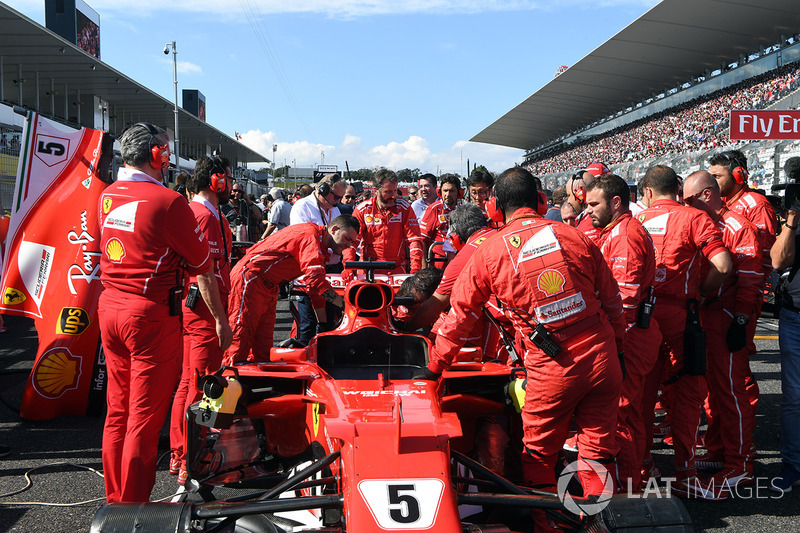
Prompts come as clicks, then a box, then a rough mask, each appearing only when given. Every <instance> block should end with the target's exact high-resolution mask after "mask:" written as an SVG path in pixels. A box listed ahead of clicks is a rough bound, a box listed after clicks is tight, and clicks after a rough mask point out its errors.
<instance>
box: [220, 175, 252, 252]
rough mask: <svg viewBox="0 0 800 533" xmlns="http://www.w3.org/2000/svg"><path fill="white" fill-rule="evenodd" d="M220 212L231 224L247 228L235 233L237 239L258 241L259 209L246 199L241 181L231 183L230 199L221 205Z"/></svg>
mask: <svg viewBox="0 0 800 533" xmlns="http://www.w3.org/2000/svg"><path fill="white" fill-rule="evenodd" d="M222 214H223V215H225V218H227V219H228V222H230V224H231V226H234V227H237V226H244V227H245V228H247V229H246V231H245V232H244V234H243V235H239V234H237V235H236V236H237V238H238V239H239V240H247V241H250V242H257V241H258V238H259V237H260V236H261V233H260V232H259V230H258V225H259V224H260V223H261V210H260V209H259V208H258V207H256V206H255V205H253V204H251V203H250V202H249V201H248V199H247V195H246V194H245V191H244V187H242V185H241V183H234V184H233V188H232V189H231V199H230V201H229V202H228V203H227V204H223V205H222ZM234 231H235V230H234Z"/></svg>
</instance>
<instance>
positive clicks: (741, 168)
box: [721, 152, 748, 185]
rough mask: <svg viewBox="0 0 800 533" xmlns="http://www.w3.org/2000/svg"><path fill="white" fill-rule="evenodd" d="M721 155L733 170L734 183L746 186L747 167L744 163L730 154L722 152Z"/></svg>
mask: <svg viewBox="0 0 800 533" xmlns="http://www.w3.org/2000/svg"><path fill="white" fill-rule="evenodd" d="M721 155H722V156H723V157H724V158H725V159H727V160H728V166H729V167H730V169H731V176H733V181H735V182H736V183H738V184H739V185H744V184H746V183H747V178H748V174H747V165H745V164H742V162H741V161H739V160H738V159H739V158H738V157H737V156H735V155H733V154H732V153H730V152H722V154H721Z"/></svg>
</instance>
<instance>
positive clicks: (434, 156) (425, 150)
mask: <svg viewBox="0 0 800 533" xmlns="http://www.w3.org/2000/svg"><path fill="white" fill-rule="evenodd" d="M242 142H243V143H244V144H245V145H247V146H248V147H250V148H252V149H253V150H255V151H256V152H258V153H260V154H264V155H265V156H267V157H270V158H271V157H272V145H273V144H277V145H278V150H277V152H276V154H275V166H277V167H280V166H282V165H283V164H284V162H285V164H288V165H291V164H292V160H294V161H296V162H297V166H298V167H310V166H313V165H316V164H320V163H321V162H322V152H324V153H325V164H326V165H338V166H339V168H340V169H341V170H344V169H345V161H347V162H348V164H349V166H350V169H351V170H355V169H359V168H377V167H386V168H391V169H394V170H400V169H403V168H411V169H414V168H418V169H420V170H421V171H423V172H433V173H439V174H443V173H445V172H457V173H459V174H461V175H464V174H465V172H466V165H467V159H469V161H470V166H472V165H473V164H478V165H484V166H485V167H486V168H488V169H489V170H491V171H493V172H502V171H503V170H505V169H507V168H508V167H511V166H513V165H514V164H515V163H520V162H521V161H522V156H523V155H524V154H523V151H522V150H518V149H515V148H507V147H504V146H494V145H489V144H482V143H473V142H469V141H458V142H456V143H454V144H453V145H452V146H451V147H450V148H448V149H447V150H445V151H443V152H439V153H436V152H432V151H431V150H430V147H429V145H428V141H426V140H425V139H424V138H422V137H419V136H416V135H412V136H410V137H409V138H408V139H406V140H405V141H393V142H389V143H387V144H383V145H379V146H364V144H363V142H362V140H361V138H360V137H357V136H355V135H352V134H348V135H346V136H345V138H344V140H343V142H342V144H340V145H339V146H330V145H324V144H318V143H311V142H308V141H296V142H281V141H277V140H276V135H275V133H274V132H272V131H268V132H262V131H261V130H251V131H248V132H245V133H243V134H242ZM254 166H256V167H258V163H256V164H255V165H254Z"/></svg>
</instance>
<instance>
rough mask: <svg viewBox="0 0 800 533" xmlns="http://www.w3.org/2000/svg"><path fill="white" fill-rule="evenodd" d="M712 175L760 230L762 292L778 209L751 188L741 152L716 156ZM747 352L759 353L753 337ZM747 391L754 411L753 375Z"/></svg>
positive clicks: (758, 308) (769, 266)
mask: <svg viewBox="0 0 800 533" xmlns="http://www.w3.org/2000/svg"><path fill="white" fill-rule="evenodd" d="M709 165H710V168H709V172H710V173H711V175H712V176H714V179H716V180H717V184H718V185H719V190H720V193H721V194H722V200H723V201H724V202H725V206H726V207H727V208H728V209H730V210H731V211H733V212H735V213H738V214H740V215H742V216H743V217H744V218H746V219H747V220H749V221H750V222H752V223H753V224H754V225H755V226H756V228H758V237H759V241H760V243H761V259H762V266H761V272H763V274H764V277H763V282H762V287H761V288H762V291H763V288H764V285H766V283H767V280H769V275H770V273H771V272H772V262H771V261H770V254H769V251H770V249H772V245H773V244H774V243H775V239H776V235H777V234H778V220H777V218H776V217H775V209H774V208H773V207H772V204H770V203H769V200H767V198H766V197H765V196H764V195H763V194H759V193H757V192H756V191H754V190H752V189H750V187H748V185H747V179H748V177H749V176H748V173H747V158H746V157H745V156H744V154H743V153H742V152H740V151H739V150H730V151H727V152H720V153H719V154H715V155H713V156H712V157H711V159H710V160H709ZM762 304H763V301H762V300H760V301H759V302H758V305H757V306H756V313H755V315H754V318H755V320H753V321H752V324H750V328H751V329H752V330H753V334H755V328H756V322H757V321H758V319H759V318H761V306H762ZM747 350H748V353H749V354H750V356H753V355H755V353H756V344H755V342H754V341H753V340H752V337H750V340H749V341H748V343H747ZM746 381H747V391H748V395H749V396H750V403H751V404H752V405H753V408H756V407H757V406H758V384H757V383H756V380H755V377H754V376H753V374H752V373H750V374H748V376H747V377H746Z"/></svg>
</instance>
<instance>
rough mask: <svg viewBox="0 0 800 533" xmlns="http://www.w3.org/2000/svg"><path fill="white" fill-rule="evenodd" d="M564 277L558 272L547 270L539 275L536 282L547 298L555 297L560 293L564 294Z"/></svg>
mask: <svg viewBox="0 0 800 533" xmlns="http://www.w3.org/2000/svg"><path fill="white" fill-rule="evenodd" d="M564 283H566V279H564V275H563V274H562V273H561V272H559V271H558V270H552V269H547V270H545V271H544V272H542V273H541V274H539V279H538V280H536V285H537V286H538V287H539V290H540V291H542V292H543V293H545V294H546V295H547V296H555V295H556V294H558V293H560V292H564Z"/></svg>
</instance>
